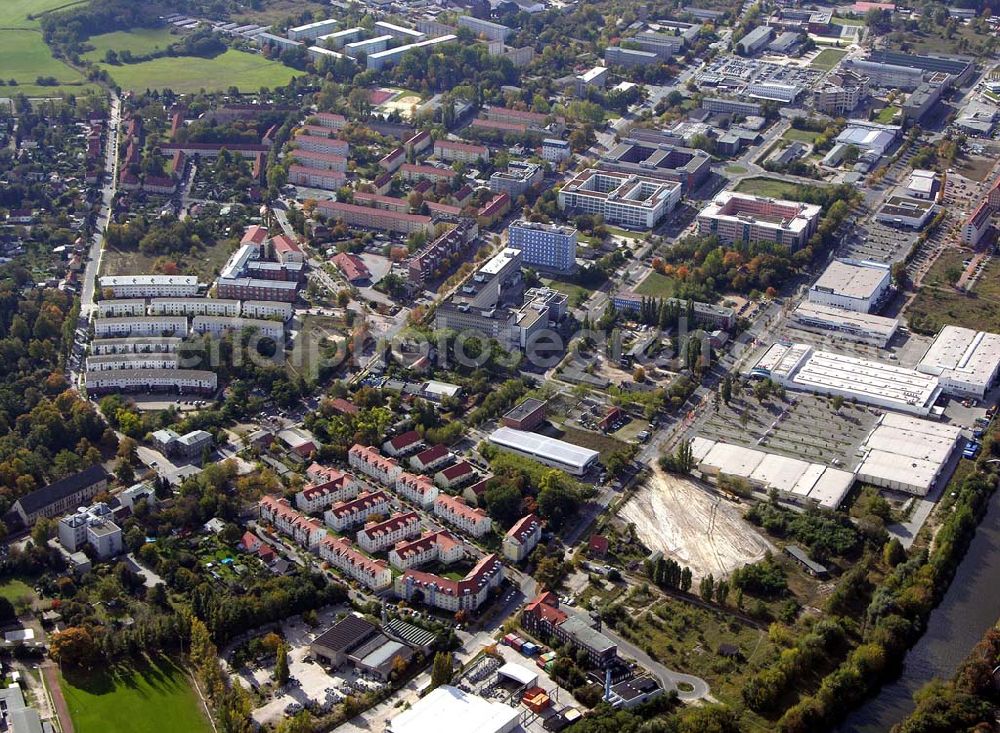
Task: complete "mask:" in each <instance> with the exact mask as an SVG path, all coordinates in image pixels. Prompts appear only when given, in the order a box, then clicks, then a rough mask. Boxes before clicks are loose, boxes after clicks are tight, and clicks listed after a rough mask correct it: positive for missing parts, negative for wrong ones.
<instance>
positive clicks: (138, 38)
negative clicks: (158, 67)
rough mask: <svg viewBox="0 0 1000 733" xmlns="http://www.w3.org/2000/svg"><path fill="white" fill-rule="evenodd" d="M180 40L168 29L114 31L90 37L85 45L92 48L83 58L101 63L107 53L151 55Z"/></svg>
mask: <svg viewBox="0 0 1000 733" xmlns="http://www.w3.org/2000/svg"><path fill="white" fill-rule="evenodd" d="M178 38H180V35H175V34H173V33H171V32H170V29H169V28H133V29H132V30H129V31H116V32H114V33H104V34H102V35H100V36H92V37H91V38H88V39H87V44H88V45H90V46H93V47H94V50H93V51H87V53H85V54H83V58H84V59H86V60H88V61H103V60H104V54H106V53H107V52H108V51H118V52H119V53H120V52H122V51H128V52H129V53H133V54H136V55H140V54H147V53H152V52H153V51H160V50H163V49H165V48H166V47H167V46H169V45H170V44H171V43H173V42H174V41H176V40H177V39H178Z"/></svg>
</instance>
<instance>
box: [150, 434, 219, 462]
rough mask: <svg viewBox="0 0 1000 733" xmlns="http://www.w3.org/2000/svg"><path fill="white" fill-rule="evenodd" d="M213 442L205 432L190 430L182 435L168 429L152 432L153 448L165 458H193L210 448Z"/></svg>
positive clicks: (210, 436) (210, 435)
mask: <svg viewBox="0 0 1000 733" xmlns="http://www.w3.org/2000/svg"><path fill="white" fill-rule="evenodd" d="M213 442H215V439H214V438H213V437H212V434H211V433H210V432H208V431H207V430H192V431H190V432H188V433H185V434H184V435H180V434H178V433H177V431H175V430H171V429H170V428H163V429H160V430H155V431H153V447H154V448H156V449H157V450H158V451H160V452H161V453H163V455H165V456H171V457H179V458H194V457H195V456H200V455H201V454H202V452H203V451H204V450H205V449H206V448H211V447H212V443H213Z"/></svg>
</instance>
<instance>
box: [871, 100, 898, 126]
mask: <svg viewBox="0 0 1000 733" xmlns="http://www.w3.org/2000/svg"><path fill="white" fill-rule="evenodd" d="M897 112H899V107H893V106H892V105H889V106H888V107H883V108H882V109H881V110H880V111H879V113H878V115H877V116H876V117H875V121H876V122H880V123H882V124H883V125H889V124H892V121H893V119H895V117H896V113H897Z"/></svg>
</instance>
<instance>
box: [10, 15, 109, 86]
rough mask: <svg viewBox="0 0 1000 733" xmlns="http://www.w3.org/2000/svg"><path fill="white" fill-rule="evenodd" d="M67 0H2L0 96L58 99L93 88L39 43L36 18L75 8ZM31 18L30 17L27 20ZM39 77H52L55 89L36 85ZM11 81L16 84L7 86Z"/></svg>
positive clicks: (40, 40)
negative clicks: (50, 97) (0, 84)
mask: <svg viewBox="0 0 1000 733" xmlns="http://www.w3.org/2000/svg"><path fill="white" fill-rule="evenodd" d="M78 4H79V3H78V2H71V1H69V0H2V2H0V28H2V29H3V30H0V80H2V81H3V82H4V86H2V87H0V97H5V96H12V95H14V94H18V93H23V94H27V95H29V96H38V95H41V96H57V95H59V94H62V93H66V92H73V93H77V94H79V93H81V92H83V91H84V90H85V89H87V88H93V87H92V85H88V84H86V83H85V80H84V78H83V75H82V74H80V73H79V72H77V71H76V70H74V69H71V68H70V67H69V66H66V65H65V64H63V63H61V62H60V61H57V60H56V59H54V58H52V52H51V51H50V50H49V47H48V46H47V45H45V41H43V40H42V34H41V31H40V30H39V29H40V27H41V24H40V23H39V20H38V16H40V15H41V14H44V13H47V12H53V11H57V10H60V9H63V8H68V7H72V6H73V5H78ZM29 16H31V17H29ZM38 77H54V78H55V79H56V80H57V81H58V82H59V84H58V85H57V86H39V85H38V84H36V83H35V81H36V79H37V78H38ZM11 81H15V82H17V83H16V84H15V85H10V82H11Z"/></svg>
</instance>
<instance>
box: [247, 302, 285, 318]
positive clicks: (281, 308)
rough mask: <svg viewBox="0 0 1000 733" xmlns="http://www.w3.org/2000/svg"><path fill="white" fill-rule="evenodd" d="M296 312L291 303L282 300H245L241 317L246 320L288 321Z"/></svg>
mask: <svg viewBox="0 0 1000 733" xmlns="http://www.w3.org/2000/svg"><path fill="white" fill-rule="evenodd" d="M294 312H295V311H294V309H293V308H292V304H291V303H282V302H281V301H280V300H244V301H243V310H242V313H241V315H242V316H243V317H244V318H280V319H281V320H282V321H287V320H288V319H289V318H291V317H292V313H294Z"/></svg>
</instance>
